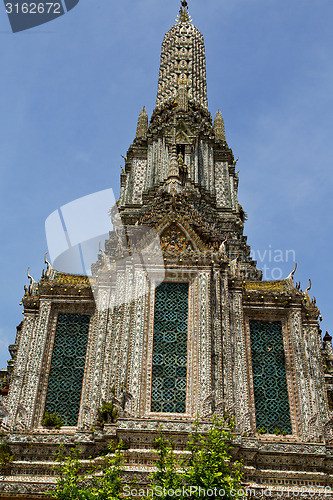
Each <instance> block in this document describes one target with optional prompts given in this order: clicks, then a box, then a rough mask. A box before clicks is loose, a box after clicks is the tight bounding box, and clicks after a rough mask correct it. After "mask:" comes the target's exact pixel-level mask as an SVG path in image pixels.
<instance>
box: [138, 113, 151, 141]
mask: <svg viewBox="0 0 333 500" xmlns="http://www.w3.org/2000/svg"><path fill="white" fill-rule="evenodd" d="M147 132H148V115H147V111H146V106H143V108H142V111H141V113H140V114H139V118H138V125H137V127H136V138H137V139H139V138H143V139H145V138H146V137H147Z"/></svg>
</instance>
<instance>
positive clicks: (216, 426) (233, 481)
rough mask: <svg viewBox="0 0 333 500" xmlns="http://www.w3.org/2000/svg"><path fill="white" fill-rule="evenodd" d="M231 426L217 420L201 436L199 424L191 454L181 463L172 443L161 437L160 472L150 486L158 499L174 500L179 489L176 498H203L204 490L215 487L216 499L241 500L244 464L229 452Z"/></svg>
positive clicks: (158, 441)
mask: <svg viewBox="0 0 333 500" xmlns="http://www.w3.org/2000/svg"><path fill="white" fill-rule="evenodd" d="M226 427H227V428H226ZM232 427H233V424H232V423H230V424H229V425H227V424H226V422H225V421H224V420H219V419H214V421H213V424H212V427H211V429H210V430H209V431H208V432H207V433H206V434H202V433H201V432H200V426H199V424H198V423H196V424H195V431H194V432H193V433H192V434H191V435H190V436H189V438H190V439H189V442H188V452H189V453H188V454H187V456H186V458H185V459H182V460H179V461H177V458H176V456H175V454H174V452H173V449H172V443H170V442H169V441H167V440H166V439H165V438H164V436H163V435H161V436H160V437H159V438H158V439H157V440H156V448H157V450H158V454H159V459H158V462H157V469H158V470H157V472H155V473H153V474H152V484H151V488H152V489H153V490H155V491H156V493H158V494H159V495H158V496H159V498H161V499H162V500H172V499H173V498H174V495H172V493H173V491H175V490H179V493H180V495H177V498H180V499H182V498H185V497H186V498H191V499H192V500H194V499H197V498H198V499H199V498H201V497H202V491H203V490H205V491H208V490H215V488H216V493H215V494H214V495H215V497H216V496H217V497H218V496H220V497H221V496H222V497H223V498H225V499H231V498H233V499H235V498H241V497H242V493H243V492H242V490H241V479H242V475H243V474H242V471H241V469H242V464H241V463H240V462H237V461H234V460H233V459H232V455H231V453H230V451H231V449H232V447H231V445H230V441H231V439H232V433H231V429H232ZM199 488H201V490H199ZM170 490H173V491H170ZM219 492H220V493H219ZM222 492H223V493H222ZM170 493H171V495H170Z"/></svg>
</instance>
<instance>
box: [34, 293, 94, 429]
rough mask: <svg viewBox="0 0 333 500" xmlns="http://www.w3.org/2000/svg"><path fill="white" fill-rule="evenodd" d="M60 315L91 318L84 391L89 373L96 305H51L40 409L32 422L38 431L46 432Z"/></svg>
mask: <svg viewBox="0 0 333 500" xmlns="http://www.w3.org/2000/svg"><path fill="white" fill-rule="evenodd" d="M60 313H62V314H85V315H89V316H90V323H89V330H88V341H87V350H86V360H85V366H84V373H83V379H82V389H83V387H84V384H85V380H86V375H87V371H88V359H89V344H90V338H91V335H92V333H93V331H92V330H93V316H94V305H93V304H89V303H82V302H75V303H73V304H68V303H55V302H53V303H52V305H51V311H50V317H49V321H48V324H47V326H46V328H47V335H46V340H45V350H44V353H43V359H42V365H41V366H42V368H41V372H40V374H39V383H38V389H37V395H36V401H38V409H37V410H36V411H35V413H34V415H33V420H32V421H33V428H35V429H38V430H45V428H44V427H42V420H43V417H44V411H45V403H46V394H47V388H48V384H49V374H50V369H51V361H52V354H53V347H54V340H55V335H56V329H57V322H58V315H59V314H60ZM82 389H81V399H80V410H79V415H78V421H79V416H80V412H81V406H82V395H83V390H82ZM76 428H77V425H75V426H62V427H61V429H60V430H66V429H76Z"/></svg>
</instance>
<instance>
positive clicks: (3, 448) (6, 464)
mask: <svg viewBox="0 0 333 500" xmlns="http://www.w3.org/2000/svg"><path fill="white" fill-rule="evenodd" d="M13 460H14V453H12V452H11V449H10V447H9V445H8V443H7V441H2V442H1V443H0V469H1V474H2V475H4V474H5V473H6V472H8V470H9V469H10V464H11V463H12V462H13Z"/></svg>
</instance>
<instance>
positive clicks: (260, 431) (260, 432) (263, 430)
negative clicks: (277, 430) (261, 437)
mask: <svg viewBox="0 0 333 500" xmlns="http://www.w3.org/2000/svg"><path fill="white" fill-rule="evenodd" d="M257 433H258V434H266V430H265V429H264V427H260V429H258V430H257Z"/></svg>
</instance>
